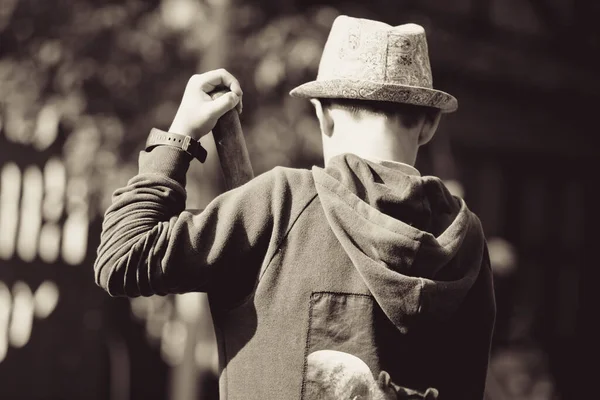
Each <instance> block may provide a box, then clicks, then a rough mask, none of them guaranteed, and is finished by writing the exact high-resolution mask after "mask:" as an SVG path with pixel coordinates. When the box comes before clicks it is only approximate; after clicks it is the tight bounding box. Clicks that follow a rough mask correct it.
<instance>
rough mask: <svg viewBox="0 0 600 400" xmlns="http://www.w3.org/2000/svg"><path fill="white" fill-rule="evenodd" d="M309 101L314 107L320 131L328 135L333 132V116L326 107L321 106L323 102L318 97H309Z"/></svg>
mask: <svg viewBox="0 0 600 400" xmlns="http://www.w3.org/2000/svg"><path fill="white" fill-rule="evenodd" d="M310 102H311V103H312V105H313V106H314V107H315V113H316V114H317V119H318V120H319V127H320V128H321V132H322V133H323V134H325V135H327V136H329V137H331V135H332V134H333V125H334V124H333V118H331V113H330V112H329V110H328V109H326V108H323V104H321V102H320V101H319V100H318V99H310Z"/></svg>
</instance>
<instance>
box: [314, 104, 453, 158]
mask: <svg viewBox="0 0 600 400" xmlns="http://www.w3.org/2000/svg"><path fill="white" fill-rule="evenodd" d="M311 102H312V104H313V105H314V107H315V112H316V115H317V118H318V120H319V126H320V128H321V134H322V139H323V154H324V158H325V162H326V163H327V161H328V160H329V159H331V158H332V157H334V156H335V155H337V154H341V153H354V154H358V155H360V156H363V157H365V158H377V159H387V160H395V161H401V162H404V163H407V164H411V165H414V163H415V160H416V154H417V150H418V148H419V146H421V145H423V144H425V143H428V142H429V141H430V140H431V139H432V138H433V135H434V134H435V132H436V130H437V127H438V124H439V121H440V118H441V114H442V113H441V111H440V110H439V109H437V108H433V107H427V106H416V105H412V104H403V103H392V102H385V101H366V100H355V99H329V98H324V99H312V100H311Z"/></svg>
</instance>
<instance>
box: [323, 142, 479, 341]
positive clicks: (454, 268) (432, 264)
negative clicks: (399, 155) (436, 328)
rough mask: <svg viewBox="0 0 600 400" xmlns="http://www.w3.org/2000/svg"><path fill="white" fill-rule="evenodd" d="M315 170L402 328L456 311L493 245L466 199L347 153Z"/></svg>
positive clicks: (347, 242)
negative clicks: (470, 209) (486, 238)
mask: <svg viewBox="0 0 600 400" xmlns="http://www.w3.org/2000/svg"><path fill="white" fill-rule="evenodd" d="M312 173H313V176H314V179H315V184H316V188H317V192H318V194H319V199H320V201H321V204H322V206H323V210H324V211H325V215H326V217H327V221H328V222H329V225H330V226H331V229H332V230H333V232H334V233H335V235H336V237H337V239H338V240H339V242H340V243H341V245H342V246H343V248H344V249H345V251H346V253H347V254H348V256H349V257H350V259H351V260H352V263H353V264H354V266H355V267H356V269H357V270H358V272H359V273H360V275H361V277H362V279H363V280H364V282H365V284H366V286H367V287H368V288H369V290H370V291H371V293H372V295H373V297H374V298H375V300H376V301H377V303H378V304H379V306H380V307H381V309H382V310H383V312H384V313H385V314H386V315H387V317H388V318H389V319H390V321H392V323H393V324H394V325H395V326H396V327H397V328H398V330H400V331H401V332H403V333H406V332H408V330H409V329H410V328H411V327H413V326H414V325H415V324H416V323H418V322H419V321H423V320H424V319H431V318H432V319H438V320H441V319H445V318H448V317H451V316H452V314H453V313H454V312H455V311H456V310H457V308H458V307H459V306H460V304H461V302H462V301H463V299H464V298H465V296H466V294H467V292H468V291H469V289H470V288H471V286H472V285H473V283H474V282H475V279H476V278H477V275H478V273H479V270H480V268H481V264H482V260H483V257H484V249H485V239H484V235H483V231H482V228H481V223H480V221H479V219H478V218H477V217H476V216H475V214H473V213H472V212H471V211H469V209H468V208H467V206H466V204H465V202H464V201H463V200H462V199H460V198H457V197H453V196H452V195H451V194H450V193H449V192H448V190H447V189H446V187H445V185H444V184H443V182H442V181H441V180H440V179H439V178H436V177H432V176H425V177H422V176H420V175H419V173H418V171H416V170H415V169H414V168H412V167H410V166H408V165H405V164H401V163H394V162H386V161H383V162H372V161H368V160H364V159H362V158H360V157H358V156H356V155H353V154H344V155H340V156H337V157H334V158H333V159H331V160H330V162H329V164H328V166H327V168H325V169H323V168H319V167H313V170H312Z"/></svg>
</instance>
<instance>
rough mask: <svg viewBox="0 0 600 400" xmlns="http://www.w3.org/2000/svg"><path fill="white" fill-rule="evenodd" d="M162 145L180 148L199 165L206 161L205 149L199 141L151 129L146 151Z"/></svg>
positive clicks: (186, 136)
mask: <svg viewBox="0 0 600 400" xmlns="http://www.w3.org/2000/svg"><path fill="white" fill-rule="evenodd" d="M164 145H166V146H173V147H177V148H180V149H182V150H183V151H185V152H186V153H188V154H189V155H191V156H192V157H194V158H195V159H197V160H198V161H200V162H201V163H203V162H204V161H205V160H206V156H207V152H206V149H205V148H204V147H202V145H201V144H200V142H199V141H197V140H194V139H192V137H191V136H188V135H180V134H179V133H173V132H165V131H162V130H160V129H156V128H152V130H151V131H150V135H148V140H146V151H150V150H151V149H153V148H154V147H156V146H164Z"/></svg>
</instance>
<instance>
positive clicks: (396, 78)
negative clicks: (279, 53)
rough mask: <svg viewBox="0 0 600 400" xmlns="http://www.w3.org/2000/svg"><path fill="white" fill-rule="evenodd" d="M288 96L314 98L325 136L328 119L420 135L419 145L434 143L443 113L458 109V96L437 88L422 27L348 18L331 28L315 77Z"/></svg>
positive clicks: (344, 17)
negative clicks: (436, 129)
mask: <svg viewBox="0 0 600 400" xmlns="http://www.w3.org/2000/svg"><path fill="white" fill-rule="evenodd" d="M290 94H291V95H292V96H295V97H302V98H307V99H311V102H312V103H313V104H314V105H315V108H316V112H317V116H318V117H319V121H320V123H321V128H322V131H323V133H324V135H327V132H328V129H327V128H328V124H329V122H330V121H329V120H331V121H334V122H335V121H336V120H338V121H342V120H343V121H345V122H351V121H355V122H362V123H363V124H362V128H361V129H364V128H368V129H371V128H375V127H377V126H379V127H383V129H384V130H385V131H389V132H396V133H403V132H406V131H408V132H410V133H411V134H412V136H414V135H415V132H417V131H419V132H417V133H418V137H417V142H418V143H419V144H422V143H426V142H427V141H429V140H430V139H431V137H432V136H433V133H434V132H435V128H436V127H437V123H438V122H439V119H440V114H441V113H449V112H453V111H455V110H456V109H457V107H458V102H457V100H456V98H455V97H454V96H452V95H450V94H448V93H445V92H442V91H440V90H436V89H434V88H433V79H432V74H431V66H430V64H429V53H428V48H427V40H426V37H425V30H424V29H423V27H421V26H419V25H416V24H404V25H399V26H395V27H394V26H391V25H388V24H385V23H383V22H379V21H373V20H368V19H362V18H352V17H348V16H344V15H342V16H339V17H337V18H336V20H335V21H334V23H333V26H332V27H331V31H330V33H329V37H328V39H327V42H326V44H325V48H324V49H323V54H322V57H321V62H320V64H319V71H318V74H317V79H316V80H314V81H312V82H308V83H305V84H303V85H300V86H298V87H297V88H295V89H293V90H292V91H291V92H290ZM328 117H331V118H328ZM334 125H335V124H334ZM338 125H339V124H338ZM419 127H420V128H419ZM323 128H325V129H323ZM345 128H348V127H345ZM421 128H423V129H421ZM395 136H398V135H395ZM413 139H414V137H413ZM394 140H395V137H392V139H391V142H389V141H387V142H389V143H387V144H388V145H390V144H393V141H394ZM324 141H326V139H325V138H324ZM324 143H325V142H324Z"/></svg>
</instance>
